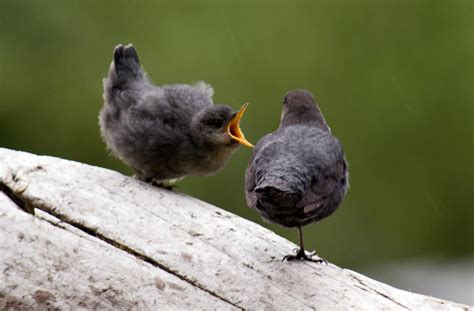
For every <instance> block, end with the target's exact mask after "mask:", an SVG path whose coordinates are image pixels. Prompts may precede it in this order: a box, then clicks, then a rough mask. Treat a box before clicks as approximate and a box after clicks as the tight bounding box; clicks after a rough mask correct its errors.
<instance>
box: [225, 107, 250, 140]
mask: <svg viewBox="0 0 474 311" xmlns="http://www.w3.org/2000/svg"><path fill="white" fill-rule="evenodd" d="M248 105H249V103H246V104H244V105H243V106H242V107H240V109H239V111H237V113H236V114H235V116H233V117H232V119H231V120H230V122H229V124H227V127H226V131H227V134H229V136H230V137H231V138H232V139H234V140H236V141H237V142H238V143H239V144H241V145H244V146H247V147H250V148H253V145H252V144H251V143H250V142H249V141H248V140H247V139H245V136H244V133H242V130H241V129H240V119H242V116H243V115H244V112H245V109H247V106H248Z"/></svg>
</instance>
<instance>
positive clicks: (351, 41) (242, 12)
mask: <svg viewBox="0 0 474 311" xmlns="http://www.w3.org/2000/svg"><path fill="white" fill-rule="evenodd" d="M129 42H131V43H133V44H134V46H135V47H136V48H137V50H138V53H139V56H140V59H141V62H142V64H143V66H144V67H145V69H146V71H147V72H148V73H149V75H150V76H151V78H152V79H153V80H154V81H155V82H156V83H158V84H162V83H178V82H186V83H189V82H193V81H197V80H204V81H207V82H209V83H210V84H212V85H213V86H214V88H215V91H216V94H215V97H214V101H215V102H216V103H226V104H229V105H231V106H233V107H235V108H238V107H240V105H241V104H243V103H244V102H247V101H249V102H250V106H249V109H248V111H247V114H246V116H245V117H244V120H243V123H242V128H243V130H244V132H245V134H246V136H247V138H249V140H251V141H252V142H254V143H255V142H257V141H258V139H259V138H260V137H262V136H263V135H264V134H266V133H267V132H270V131H273V130H274V129H275V128H276V127H277V126H278V124H279V120H280V108H281V100H282V96H283V95H284V93H285V92H286V91H288V90H290V89H294V88H307V89H309V90H311V91H312V92H313V93H314V94H315V96H316V98H317V100H318V101H319V103H320V106H321V108H322V110H323V112H324V114H325V117H326V119H327V121H328V123H329V124H330V126H331V128H332V130H333V133H334V134H335V135H336V136H338V137H339V139H340V141H341V142H342V143H343V146H344V148H345V152H346V155H347V158H348V161H349V163H350V176H351V189H350V191H349V194H348V197H347V198H346V200H345V201H344V203H343V205H342V207H341V208H340V209H339V210H338V211H337V212H336V213H335V214H334V216H332V217H330V218H328V219H327V220H325V221H323V222H321V223H319V224H315V225H311V226H308V227H306V228H305V235H306V239H307V242H306V244H307V247H308V249H317V251H318V253H319V254H321V256H323V257H325V258H327V259H328V260H330V261H332V262H334V263H336V264H338V265H341V266H344V267H349V268H353V269H359V270H360V269H362V271H364V267H370V266H373V265H377V264H380V263H384V262H388V261H397V260H405V259H410V258H418V257H432V256H434V257H442V258H444V257H453V256H454V257H462V256H472V255H473V254H474V225H473V223H474V206H473V202H474V195H473V192H474V191H473V190H474V189H473V177H474V171H473V162H472V159H473V156H474V148H473V142H474V140H473V133H474V132H473V119H474V118H473V117H474V111H473V104H474V92H473V86H474V59H473V55H474V2H473V1H311V2H310V1H255V2H250V1H245V2H244V1H241V2H230V1H202V2H197V1H188V2H182V1H177V2H173V1H169V2H156V1H155V2H152V1H103V2H100V3H99V2H94V1H80V2H79V1H67V2H66V1H1V2H0V133H1V136H0V146H1V147H7V148H13V149H18V150H24V151H29V152H34V153H38V154H47V155H53V156H58V157H63V158H66V159H72V160H76V161H81V162H85V163H90V164H93V165H98V166H103V167H107V168H111V169H114V170H118V171H121V172H124V173H125V174H131V171H130V170H129V169H128V168H127V167H125V166H124V165H122V164H121V163H120V162H119V161H118V160H116V159H114V158H112V157H110V156H109V155H108V154H107V152H106V150H105V146H104V144H103V142H102V141H101V139H100V136H99V128H98V124H97V115H98V112H99V110H100V108H101V105H102V78H103V77H104V76H105V75H106V73H107V70H108V67H109V64H110V62H111V60H112V50H113V48H114V46H115V45H116V44H118V43H129ZM250 153H251V151H250V150H249V149H245V148H240V149H239V150H238V151H237V152H236V154H235V155H234V157H233V158H232V159H231V160H230V162H229V163H228V165H227V166H226V167H225V168H224V169H223V170H222V171H221V172H220V173H218V174H217V175H215V176H213V177H189V178H187V179H185V180H184V181H183V182H181V183H180V184H179V188H178V189H179V191H182V192H185V193H188V194H190V195H193V196H195V197H198V198H200V199H202V200H205V201H207V202H210V203H213V204H215V205H217V206H220V207H222V208H224V209H226V210H229V211H232V212H234V213H236V214H239V215H241V216H243V217H245V218H247V219H250V220H252V221H255V222H258V223H261V224H263V225H264V226H266V227H268V228H270V229H272V230H274V231H276V232H277V233H278V234H281V235H283V236H285V237H287V238H290V239H292V240H293V241H296V240H297V239H296V238H297V232H296V230H288V229H283V228H279V227H277V226H274V225H270V224H267V223H264V222H263V221H262V220H261V219H260V217H259V215H258V214H257V213H256V212H255V211H253V210H250V209H249V208H247V206H246V204H245V199H244V193H243V183H244V171H245V168H246V165H247V161H248V160H249V157H250Z"/></svg>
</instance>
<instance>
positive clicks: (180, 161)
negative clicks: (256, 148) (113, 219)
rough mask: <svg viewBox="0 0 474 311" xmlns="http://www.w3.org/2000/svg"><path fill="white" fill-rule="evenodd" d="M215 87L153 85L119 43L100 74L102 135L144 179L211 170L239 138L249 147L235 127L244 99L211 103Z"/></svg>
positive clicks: (128, 48) (129, 49)
mask: <svg viewBox="0 0 474 311" xmlns="http://www.w3.org/2000/svg"><path fill="white" fill-rule="evenodd" d="M213 93H214V92H213V89H212V87H211V86H210V85H208V84H205V83H204V82H199V83H197V84H195V85H186V84H173V85H162V86H156V85H154V84H153V83H152V82H151V81H150V80H149V79H148V78H147V76H146V74H145V72H144V71H143V70H142V68H141V67H140V63H139V60H138V56H137V53H136V51H135V49H134V47H133V46H132V45H131V44H130V45H128V46H126V47H124V46H122V45H118V46H116V47H115V50H114V60H113V62H112V64H111V66H110V70H109V75H108V77H107V78H105V79H104V95H103V97H104V105H103V108H102V110H101V112H100V116H99V123H100V129H101V134H102V137H103V139H104V141H105V143H106V144H107V146H108V147H109V149H110V150H111V151H112V153H113V154H114V155H116V156H117V157H118V158H120V159H121V160H122V161H123V162H125V163H126V164H127V165H129V166H130V167H132V168H133V170H134V171H135V172H136V175H137V177H139V178H140V179H142V180H145V181H148V182H150V181H154V182H157V183H160V184H162V183H163V182H166V181H169V180H173V179H179V178H181V177H184V176H187V175H210V174H213V173H215V172H216V171H218V170H219V169H220V168H222V167H223V166H224V165H225V163H226V162H227V160H229V158H230V156H231V155H232V153H233V152H234V151H235V150H236V149H237V147H238V146H239V144H243V145H246V146H249V147H253V146H252V144H251V143H249V142H248V141H247V140H246V139H245V137H244V135H243V133H242V131H241V130H240V127H239V123H240V119H241V118H242V115H243V113H244V111H245V109H246V107H247V104H245V105H243V106H242V108H241V109H240V110H239V111H234V110H233V109H232V108H231V107H229V106H226V105H214V104H213V102H212V95H213Z"/></svg>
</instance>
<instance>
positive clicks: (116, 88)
mask: <svg viewBox="0 0 474 311" xmlns="http://www.w3.org/2000/svg"><path fill="white" fill-rule="evenodd" d="M143 78H144V73H143V71H142V69H141V67H140V62H139V60H138V55H137V52H136V51H135V48H134V47H133V46H132V45H131V44H129V45H127V46H123V45H121V44H119V45H117V46H116V47H115V49H114V61H113V62H112V64H111V65H110V69H109V75H108V77H107V78H106V79H104V97H105V100H106V102H108V103H111V102H113V101H114V99H115V97H116V95H117V94H119V93H120V92H122V91H125V90H133V89H134V88H137V87H140V85H141V84H143V82H144V79H143Z"/></svg>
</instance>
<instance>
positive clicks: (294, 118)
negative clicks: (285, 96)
mask: <svg viewBox="0 0 474 311" xmlns="http://www.w3.org/2000/svg"><path fill="white" fill-rule="evenodd" d="M315 108H316V107H315ZM292 125H308V126H314V127H318V128H320V129H322V130H324V131H328V132H331V130H330V129H329V126H328V125H327V123H326V120H325V119H324V116H323V114H322V113H321V111H320V110H319V109H317V108H316V109H299V110H293V111H286V112H284V113H283V115H282V118H281V122H280V128H283V127H287V126H292Z"/></svg>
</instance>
